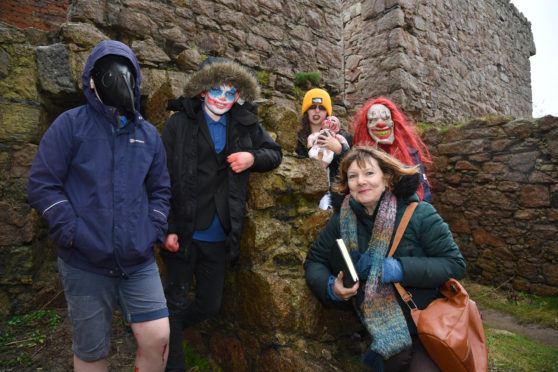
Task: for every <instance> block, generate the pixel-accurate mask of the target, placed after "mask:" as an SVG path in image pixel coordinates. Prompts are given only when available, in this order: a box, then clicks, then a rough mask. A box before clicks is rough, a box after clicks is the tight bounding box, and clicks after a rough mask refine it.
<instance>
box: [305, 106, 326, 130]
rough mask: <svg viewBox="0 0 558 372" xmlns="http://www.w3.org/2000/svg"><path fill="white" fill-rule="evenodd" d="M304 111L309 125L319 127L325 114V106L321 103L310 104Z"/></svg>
mask: <svg viewBox="0 0 558 372" xmlns="http://www.w3.org/2000/svg"><path fill="white" fill-rule="evenodd" d="M306 112H307V114H308V121H309V122H310V125H312V126H314V127H319V128H321V127H322V122H323V121H324V120H325V118H326V116H327V110H326V108H325V107H324V106H321V105H312V106H310V108H309V109H308V110H307V111H306Z"/></svg>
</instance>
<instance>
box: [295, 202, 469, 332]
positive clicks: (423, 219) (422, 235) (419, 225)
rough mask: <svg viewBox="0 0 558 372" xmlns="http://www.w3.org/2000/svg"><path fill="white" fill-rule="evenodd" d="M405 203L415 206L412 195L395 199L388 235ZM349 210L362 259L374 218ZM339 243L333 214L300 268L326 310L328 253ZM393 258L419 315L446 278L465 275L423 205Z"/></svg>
mask: <svg viewBox="0 0 558 372" xmlns="http://www.w3.org/2000/svg"><path fill="white" fill-rule="evenodd" d="M411 202H419V198H418V196H417V195H416V194H413V195H412V196H410V197H407V198H398V199H397V216H396V221H395V228H394V235H395V230H396V229H397V226H399V222H400V221H401V217H402V216H403V213H404V212H405V209H406V207H407V205H409V203H411ZM350 205H351V208H353V211H354V212H355V214H356V215H357V229H358V231H357V233H358V241H359V242H358V248H359V251H360V252H361V253H362V252H364V251H365V250H366V249H367V247H368V242H369V240H370V236H371V233H372V228H373V225H374V218H375V216H368V215H367V214H366V213H365V211H364V209H363V208H362V206H361V205H360V204H358V203H357V202H355V201H354V200H352V199H351V203H350ZM340 237H341V231H340V227H339V212H336V213H334V214H333V216H332V217H331V219H330V220H329V222H328V223H327V225H326V227H325V228H324V229H323V230H322V232H321V233H320V234H319V235H318V237H317V239H316V241H315V242H314V244H313V245H312V247H311V248H310V251H309V252H308V255H307V257H306V260H305V262H304V269H305V271H306V282H307V283H308V286H309V287H310V289H311V290H312V291H313V292H314V294H316V296H317V297H318V298H319V299H320V300H321V301H322V302H323V303H326V304H327V303H328V301H329V300H328V299H327V285H328V279H329V277H330V275H334V276H337V274H338V270H339V269H338V268H334V267H331V265H330V262H329V256H330V251H331V249H332V248H333V247H334V245H335V244H336V243H335V240H336V239H339V238H340ZM392 239H393V236H392ZM394 257H396V258H397V259H398V260H399V262H401V266H402V267H403V281H402V282H401V284H402V285H403V287H405V289H406V290H408V291H409V292H410V293H411V294H412V295H413V300H414V301H415V303H416V305H417V306H418V307H419V308H420V309H424V308H425V307H426V306H428V304H429V303H430V302H432V300H434V299H436V298H438V297H439V296H440V294H439V292H438V287H439V286H440V285H441V284H442V283H444V282H445V281H446V280H448V279H449V278H455V279H461V278H462V277H463V276H464V275H465V260H464V259H463V256H462V255H461V253H460V252H459V248H458V247H457V245H456V244H455V242H454V240H453V237H452V235H451V232H450V230H449V227H448V225H447V224H446V223H445V222H444V221H443V220H442V218H441V217H440V215H439V214H438V213H437V212H436V210H435V209H434V207H433V206H432V205H431V204H429V203H426V202H419V204H418V206H417V208H416V210H415V212H414V214H413V216H412V218H411V220H410V221H409V225H408V226H407V229H406V230H405V234H404V235H403V237H402V239H401V242H400V243H399V247H398V249H397V251H396V252H395V254H394ZM400 303H401V305H402V308H403V310H404V312H405V315H406V317H407V320H408V323H409V326H410V328H411V329H412V328H414V325H412V321H411V320H410V317H409V309H408V308H407V306H406V305H404V304H403V303H402V302H401V301H400Z"/></svg>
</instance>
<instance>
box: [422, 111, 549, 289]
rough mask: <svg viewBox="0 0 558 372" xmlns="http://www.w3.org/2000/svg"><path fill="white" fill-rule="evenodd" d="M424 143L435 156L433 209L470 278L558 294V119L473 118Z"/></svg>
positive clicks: (428, 136) (437, 132) (435, 130)
mask: <svg viewBox="0 0 558 372" xmlns="http://www.w3.org/2000/svg"><path fill="white" fill-rule="evenodd" d="M424 137H425V139H426V141H427V143H428V145H429V148H430V149H431V150H432V151H433V154H434V155H435V156H436V170H435V171H434V173H433V174H432V176H431V180H432V183H433V192H432V194H433V199H434V200H433V203H434V205H435V206H436V208H437V209H438V211H439V212H440V214H441V215H442V217H443V218H444V219H445V221H446V222H447V223H448V224H449V226H450V229H451V231H452V232H453V234H454V236H455V239H456V242H457V243H458V245H459V247H460V249H461V252H462V253H463V256H465V257H466V259H467V263H468V267H467V275H469V276H470V277H472V278H474V279H477V280H479V281H480V282H484V283H487V284H492V285H495V286H499V285H506V286H507V287H508V288H510V287H513V288H514V289H516V290H521V291H526V292H532V293H537V294H540V295H545V296H558V270H556V267H557V265H558V241H557V240H556V237H557V236H558V119H557V118H555V117H552V116H546V117H543V118H540V119H538V120H536V119H519V120H510V119H509V118H503V117H498V118H493V119H489V120H472V121H470V122H468V123H466V124H465V125H462V126H457V127H453V128H451V129H448V130H447V131H443V130H440V129H439V128H431V129H429V130H428V131H427V132H426V133H425V135H424Z"/></svg>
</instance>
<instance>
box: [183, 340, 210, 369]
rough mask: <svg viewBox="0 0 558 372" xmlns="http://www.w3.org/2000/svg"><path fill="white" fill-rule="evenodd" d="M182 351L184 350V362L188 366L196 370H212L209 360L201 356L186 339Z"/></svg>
mask: <svg viewBox="0 0 558 372" xmlns="http://www.w3.org/2000/svg"><path fill="white" fill-rule="evenodd" d="M182 351H183V352H184V362H185V363H186V367H187V368H189V369H190V370H195V371H202V372H203V371H211V364H210V363H209V361H208V360H207V359H205V358H203V357H201V356H200V355H199V354H198V352H197V351H196V349H194V348H193V347H192V346H190V345H188V343H187V342H186V341H182Z"/></svg>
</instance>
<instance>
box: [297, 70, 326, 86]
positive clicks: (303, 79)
mask: <svg viewBox="0 0 558 372" xmlns="http://www.w3.org/2000/svg"><path fill="white" fill-rule="evenodd" d="M321 79H322V77H321V74H320V73H319V72H299V73H297V74H296V75H295V79H294V85H295V87H299V88H301V89H310V87H312V86H314V87H317V86H318V85H319V84H320V80H321Z"/></svg>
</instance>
